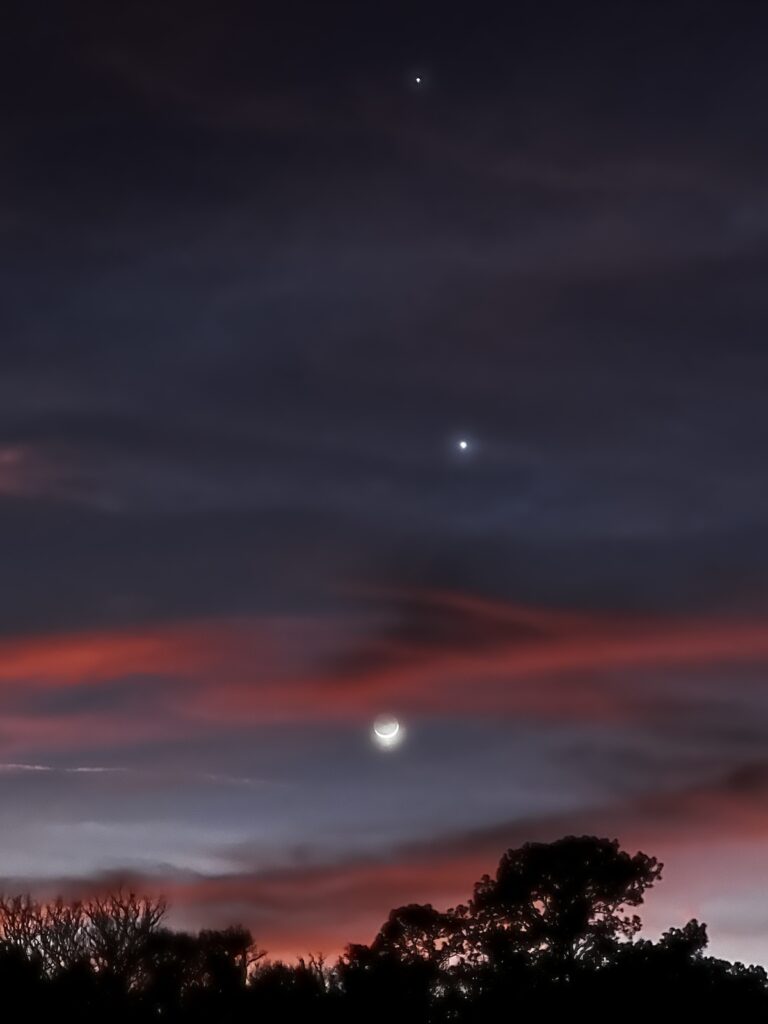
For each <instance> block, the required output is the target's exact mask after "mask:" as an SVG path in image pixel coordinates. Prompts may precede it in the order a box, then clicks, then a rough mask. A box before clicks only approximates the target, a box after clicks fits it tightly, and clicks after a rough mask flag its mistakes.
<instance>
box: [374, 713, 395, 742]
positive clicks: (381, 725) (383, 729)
mask: <svg viewBox="0 0 768 1024" xmlns="http://www.w3.org/2000/svg"><path fill="white" fill-rule="evenodd" d="M373 731H374V732H375V733H376V735H377V736H378V737H379V739H380V740H391V739H394V737H395V736H397V734H398V732H400V723H399V722H398V721H397V720H396V719H394V718H391V719H388V720H387V721H384V722H376V724H375V725H374V727H373Z"/></svg>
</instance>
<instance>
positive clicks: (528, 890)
mask: <svg viewBox="0 0 768 1024" xmlns="http://www.w3.org/2000/svg"><path fill="white" fill-rule="evenodd" d="M660 877H661V865H660V864H659V863H658V862H657V861H656V860H655V859H654V858H653V857H647V856H646V855H645V854H642V853H638V854H635V855H634V856H630V855H629V854H627V853H625V852H624V851H622V850H620V849H619V845H618V843H617V842H615V841H609V840H607V839H596V838H594V837H590V836H584V837H581V838H577V837H572V836H571V837H568V838H565V839H561V840H559V841H558V842H555V843H549V844H538V843H535V844H527V845H526V846H523V847H521V848H520V849H518V850H509V851H507V853H505V854H504V856H503V857H502V859H501V862H500V864H499V868H498V871H497V872H496V875H495V876H494V877H493V878H491V877H489V876H485V877H484V878H482V879H481V880H480V881H479V882H478V883H477V884H476V886H475V888H474V892H473V895H472V898H471V899H470V900H469V902H468V903H467V904H466V905H463V906H459V907H455V908H453V909H450V910H447V911H445V912H441V911H438V910H435V909H434V908H433V907H431V906H429V905H428V904H427V905H418V904H413V905H410V906H406V907H399V908H398V909H397V910H393V911H392V913H391V914H390V915H389V918H388V919H387V921H386V922H385V923H384V925H383V926H382V928H381V931H380V932H379V934H378V935H377V936H376V937H375V939H374V940H373V942H372V943H371V944H370V945H369V946H363V945H354V946H350V947H348V949H347V951H346V953H345V954H344V955H343V956H342V957H341V958H339V960H338V961H336V962H335V963H333V964H327V963H325V962H324V961H323V960H322V959H320V958H313V957H310V958H309V959H306V960H299V962H298V963H297V964H291V965H289V964H284V963H279V962H276V963H271V962H269V960H268V959H267V958H266V956H265V954H264V953H263V952H261V951H260V950H258V949H257V948H256V947H255V946H254V944H253V941H252V938H251V935H250V934H249V932H248V931H246V930H245V929H243V928H240V927H234V928H228V929H225V930H223V931H202V932H200V933H199V934H198V935H190V934H187V933H184V932H177V931H171V930H170V929H168V928H166V927H165V926H164V924H163V920H164V915H165V910H166V908H165V905H164V903H163V901H162V900H155V899H151V898H147V897H137V896H135V895H132V894H123V893H116V894H112V895H110V896H107V897H105V898H99V899H91V900H88V901H86V902H84V903H64V902H61V901H58V902H55V903H53V904H47V905H41V904H38V903H36V902H34V901H33V900H31V899H30V898H29V897H14V898H10V899H9V898H3V899H0V992H2V995H3V1008H4V1010H5V1014H4V1016H5V1018H6V1019H13V1020H17V1019H22V1018H23V1019H25V1020H32V1021H37V1020H46V1021H53V1020H62V1021H63V1020H65V1019H66V1020H69V1019H70V1018H71V1019H72V1020H75V1021H78V1022H96V1021H99V1022H103V1021H107V1022H115V1024H116V1022H120V1021H137V1022H139V1021H149V1020H153V1021H156V1020H158V1019H161V1020H167V1021H184V1022H193V1021H194V1022H197V1021H199V1022H203V1021H205V1022H216V1024H225V1022H228V1021H243V1020H254V1021H257V1020H263V1021H266V1022H271V1021H279V1022H281V1024H283V1022H285V1024H288V1022H290V1021H293V1020H299V1021H302V1020H303V1021H325V1020H328V1021H334V1022H342V1024H347V1022H348V1024H353V1022H354V1024H358V1022H368V1021H370V1022H384V1021H387V1022H393V1021H394V1022H395V1024H403V1022H411V1021H414V1022H415V1021H419V1022H433V1021H434V1022H446V1024H447V1022H450V1021H455V1022H457V1024H465V1022H466V1024H471V1022H486V1021H488V1022H490V1021H502V1020H504V1021H507V1020H513V1019H520V1020H524V1019H527V1020H532V1019H537V1020H547V1019H549V1017H550V1016H552V1015H554V1014H557V1016H558V1017H560V1018H563V1017H566V1016H567V1017H575V1016H576V1015H579V1016H581V1014H585V1013H589V1014H590V1016H592V1017H593V1018H596V1019H607V1018H609V1017H614V1016H620V1017H622V1018H624V1019H648V1018H650V1017H656V1018H657V1019H658V1018H661V1019H662V1020H663V1019H666V1017H667V1015H668V1014H669V1015H671V1014H672V1013H674V1014H675V1015H678V1014H679V1015H685V1017H686V1018H688V1019H691V1015H694V1014H695V1015H700V1016H702V1017H703V1018H704V1019H710V1018H713V1019H717V1018H718V1017H720V1016H721V1015H724V1014H726V1013H728V1014H730V1015H735V1018H734V1019H738V1020H742V1019H752V1018H755V1017H758V1018H759V1017H760V1016H763V1015H766V1014H768V978H767V977H766V974H765V972H764V971H763V969H762V968H760V967H745V966H743V965H742V964H738V963H737V964H732V963H728V962H727V961H724V960H718V959H715V958H712V957H708V956H706V955H705V947H706V943H707V936H706V929H705V926H704V925H702V924H699V923H698V922H696V921H689V922H688V924H686V925H685V926H684V927H682V928H672V929H670V930H669V931H668V932H666V934H665V935H664V936H663V937H662V938H661V939H660V940H659V941H658V942H650V941H648V940H645V939H639V938H638V931H639V928H640V919H639V917H637V915H636V914H635V913H634V912H633V911H634V908H636V907H637V906H638V905H639V904H640V903H641V902H642V900H643V894H644V893H645V891H646V890H647V889H648V888H650V887H651V886H652V885H654V883H655V882H657V881H658V880H659V878H660Z"/></svg>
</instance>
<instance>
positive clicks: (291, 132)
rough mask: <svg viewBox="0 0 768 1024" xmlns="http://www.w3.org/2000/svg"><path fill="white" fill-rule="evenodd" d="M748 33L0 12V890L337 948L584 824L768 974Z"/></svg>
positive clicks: (688, 19) (201, 5)
mask: <svg viewBox="0 0 768 1024" xmlns="http://www.w3.org/2000/svg"><path fill="white" fill-rule="evenodd" d="M767 42H768V9H767V8H766V7H765V6H764V5H761V4H756V3H739V2H729V3H725V2H722V3H708V2H705V0H697V2H691V3H687V2H676V0H664V2H654V0H642V2H631V0H622V2H621V3H616V2H608V0H605V2H603V3H589V2H582V3H573V2H562V3H556V2H547V0H538V2H519V0H510V2H508V3H491V4H483V3H479V4H467V3H452V2H447V3H445V2H444V3H440V4H431V3H418V2H416V0H412V2H411V3H408V4H403V5H399V4H397V3H390V2H388V3H375V4H374V3H365V2H362V3H361V2H358V3H354V4H353V3H350V4H344V3H339V2H329V3H325V2H323V3H320V2H314V3H307V4H295V3H294V4H291V3H280V4H267V3H263V4H259V3H254V2H246V0H242V2H235V0H218V2H216V3H213V2H202V0H184V2H182V0H165V2H157V0H146V2H126V3H119V4H118V3H105V2H104V0H93V2H91V3H88V2H80V0H71V2H69V3H66V4H63V3H44V2H35V3H32V2H28V0H25V2H23V3H22V2H19V3H14V2H11V3H9V4H7V5H6V6H5V7H4V10H3V13H2V18H1V24H0V79H1V83H0V84H1V87H2V97H3V99H2V102H1V103H0V129H1V130H0V232H1V233H2V234H1V236H0V237H1V241H0V267H1V272H2V302H1V303H0V579H1V580H2V586H1V587H0V761H2V766H1V767H0V876H1V877H2V879H3V884H2V888H3V889H4V890H6V891H9V890H11V891H14V890H19V889H22V888H31V889H32V890H33V891H35V892H43V893H44V892H58V891H63V892H83V891H85V890H87V889H88V888H89V887H90V886H94V885H95V886H102V885H105V884H108V883H111V882H112V881H113V880H117V879H120V880H124V879H127V880H129V881H130V882H131V883H132V884H135V885H138V886H140V887H141V890H142V891H143V890H147V891H151V892H164V893H165V894H167V896H168V897H169V899H170V900H171V902H172V903H173V906H174V913H173V918H172V920H173V921H174V922H176V923H178V924H180V925H185V926H197V927H199V926H202V925H223V924H227V923H231V922H234V921H242V922H243V923H244V924H246V925H248V926H249V927H251V929H252V930H253V932H254V935H255V937H256V939H257V941H258V943H259V944H260V945H261V946H265V947H267V948H268V949H269V950H270V951H271V952H272V953H273V954H274V955H285V956H292V955H294V954H296V953H306V952H307V951H309V950H314V951H318V950H323V951H325V952H326V953H328V954H331V955H332V954H334V953H336V952H338V951H339V950H340V949H341V947H342V946H343V944H344V943H345V942H347V941H367V940H369V939H370V938H371V937H372V935H373V933H374V931H375V929H376V928H377V926H378V925H379V924H380V923H381V921H382V920H383V919H384V918H385V916H386V914H387V912H388V911H389V909H390V908H391V907H392V906H395V905H399V904H402V903H405V902H409V901H427V900H429V901H432V902H434V903H435V904H437V905H439V906H446V905H450V904H453V903H455V902H456V901H457V900H460V899H463V898H466V897H467V896H468V894H469V892H470V889H471V885H472V883H473V882H474V881H475V880H476V879H477V878H478V877H479V876H480V875H481V874H482V873H483V872H485V871H487V870H493V868H494V867H495V864H496V862H497V860H498V857H499V855H500V854H501V852H502V851H503V850H504V849H506V848H507V847H508V846H513V845H516V844H519V843H522V842H524V841H527V840H547V839H553V838H557V837H559V836H561V835H564V834H568V833H573V832H575V833H577V834H581V833H585V832H586V833H590V834H592V833H596V834H600V835H609V836H610V837H614V836H616V837H618V838H619V839H620V840H621V842H622V843H623V844H624V845H625V846H626V847H627V848H629V849H630V851H631V852H634V851H635V850H636V849H638V848H639V849H643V850H645V851H646V852H647V853H650V854H653V855H656V856H658V857H659V858H660V859H661V860H663V861H664V862H665V865H666V867H665V872H664V882H663V883H662V884H661V886H660V887H659V888H658V889H657V890H654V893H653V895H652V897H651V899H650V900H649V903H648V906H647V909H646V910H645V912H644V917H645V920H646V922H647V925H648V934H654V930H658V928H659V927H660V926H661V925H664V926H667V925H669V924H677V925H681V924H683V923H684V922H685V921H686V920H687V919H688V918H689V917H691V916H697V917H699V918H701V919H703V920H705V921H707V922H708V924H709V925H710V931H711V936H712V949H713V951H714V952H715V953H717V954H719V955H725V956H732V957H738V958H740V959H744V960H748V961H752V960H756V961H762V962H763V963H766V962H768V937H767V936H768V884H767V883H768V867H766V865H767V864H768V690H766V669H768V603H767V600H766V599H767V598H768V476H767V468H766V467H767V466H768V462H767V461H766V460H767V457H766V450H767V448H768V412H767V411H766V389H767V388H768V373H767V372H766V371H768V348H767V347H766V333H767V331H768V289H767V287H766V281H768V133H767V132H766V116H767V115H766V111H767V110H768V64H767V63H766V59H765V53H766V43H767ZM417 78H419V79H421V81H420V82H417V81H416V79H417ZM461 439H466V440H467V441H468V447H467V448H466V449H465V450H462V449H460V448H459V447H458V442H459V441H460V440H461ZM382 713H389V714H394V715H396V716H397V717H398V718H399V720H400V722H401V723H402V727H403V735H404V738H403V742H402V743H401V744H399V745H398V746H396V747H393V748H391V749H386V750H383V749H380V748H379V747H378V746H377V745H376V744H375V743H374V742H372V738H371V724H372V722H373V720H374V719H375V718H376V716H377V715H380V714H382Z"/></svg>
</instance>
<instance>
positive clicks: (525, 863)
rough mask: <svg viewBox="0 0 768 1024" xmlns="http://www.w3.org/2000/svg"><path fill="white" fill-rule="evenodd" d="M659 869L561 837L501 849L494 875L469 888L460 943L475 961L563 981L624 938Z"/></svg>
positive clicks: (605, 847) (613, 849)
mask: <svg viewBox="0 0 768 1024" xmlns="http://www.w3.org/2000/svg"><path fill="white" fill-rule="evenodd" d="M661 870H662V865H661V864H659V862H658V861H657V860H656V859H655V858H654V857H648V856H646V855H645V854H644V853H636V854H635V855H634V856H630V855H629V854H628V853H626V852H624V851H623V850H621V849H620V848H619V844H618V842H617V840H609V839H598V838H596V837H594V836H580V837H577V836H566V837H565V838H564V839H560V840H557V841H556V842H553V843H526V844H525V845H524V846H522V847H520V848H519V849H516V850H508V851H507V852H506V853H505V854H504V855H503V857H502V858H501V861H500V862H499V867H498V870H497V872H496V877H495V878H491V877H489V876H488V875H485V876H484V877H483V878H482V879H481V880H480V881H479V882H478V883H477V884H476V885H475V890H474V895H473V897H472V900H471V901H470V904H469V907H468V910H466V911H463V912H462V913H461V914H460V919H461V920H463V921H464V922H467V924H466V925H465V927H464V928H463V930H462V936H461V938H462V943H463V945H464V948H465V949H466V948H469V949H470V950H471V952H472V953H473V954H474V955H475V956H476V957H477V956H479V957H482V958H488V959H491V960H493V959H494V958H497V957H502V959H503V958H505V957H509V955H510V954H512V955H519V954H522V955H524V956H525V957H526V958H527V959H528V960H529V961H531V962H532V963H537V964H539V965H541V966H546V967H548V968H549V969H550V970H551V971H552V972H553V973H554V974H555V975H557V976H560V977H563V976H567V975H568V974H569V972H571V971H573V969H574V967H576V966H577V965H586V964H588V963H589V964H593V965H599V964H601V963H602V962H604V961H605V959H606V958H607V957H608V956H610V955H611V954H613V953H614V952H615V949H616V944H617V943H618V942H619V941H621V940H629V939H631V938H632V937H633V936H634V935H635V934H636V933H637V932H638V931H639V929H640V926H641V922H640V918H639V917H638V916H637V915H636V914H633V915H628V914H627V913H626V912H625V911H626V908H627V907H636V906H638V905H639V904H641V903H642V902H643V896H644V894H645V892H646V890H647V889H649V888H650V887H651V886H652V885H654V883H655V882H657V881H658V880H659V879H660V878H661Z"/></svg>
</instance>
